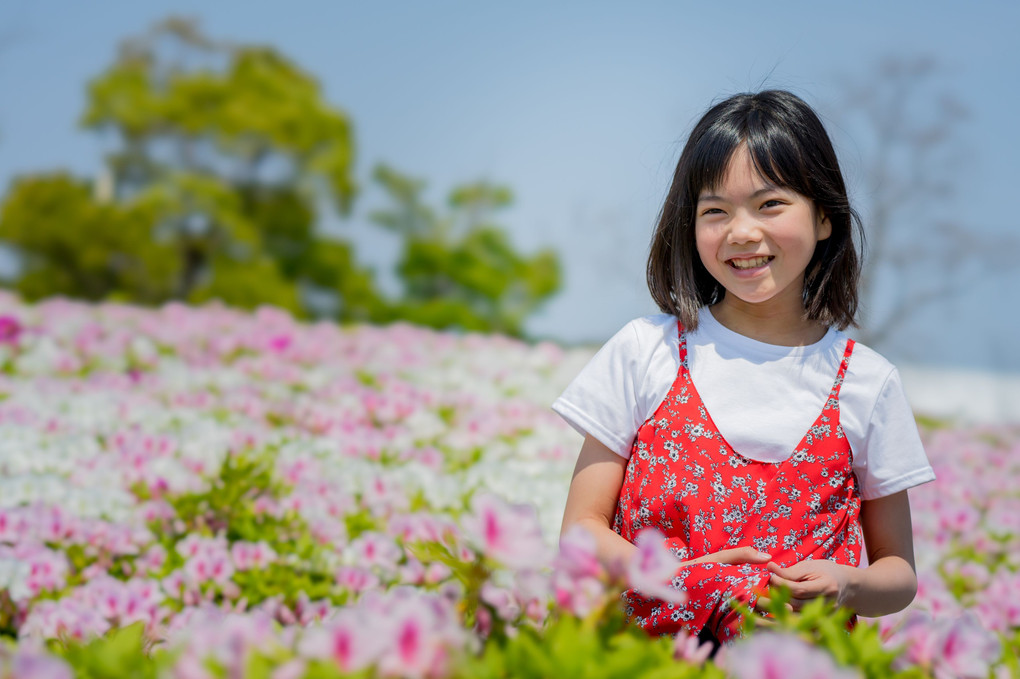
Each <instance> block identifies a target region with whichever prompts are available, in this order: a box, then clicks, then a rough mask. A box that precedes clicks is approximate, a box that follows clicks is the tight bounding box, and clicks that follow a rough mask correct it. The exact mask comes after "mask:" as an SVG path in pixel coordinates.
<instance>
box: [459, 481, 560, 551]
mask: <svg viewBox="0 0 1020 679" xmlns="http://www.w3.org/2000/svg"><path fill="white" fill-rule="evenodd" d="M461 525H462V526H463V528H464V533H465V535H466V536H467V537H468V539H469V540H470V541H471V542H472V544H473V545H474V546H475V547H476V548H478V549H479V550H481V551H482V553H483V554H485V555H486V556H488V557H490V558H492V559H493V560H494V561H497V562H499V563H501V564H503V565H504V566H508V567H510V568H517V569H526V568H541V567H543V566H545V565H546V559H547V557H548V554H549V549H548V546H547V545H546V543H545V540H544V539H543V538H542V530H541V528H540V527H539V524H538V517H537V516H536V514H535V509H534V507H531V506H529V505H511V504H508V503H506V502H504V501H503V500H502V499H500V498H499V497H497V496H495V495H491V494H489V493H480V494H478V495H475V497H474V499H473V501H472V503H471V514H470V515H468V516H466V517H464V519H463V520H462V522H461Z"/></svg>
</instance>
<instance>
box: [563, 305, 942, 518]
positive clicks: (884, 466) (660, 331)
mask: <svg viewBox="0 0 1020 679" xmlns="http://www.w3.org/2000/svg"><path fill="white" fill-rule="evenodd" d="M846 342H847V337H846V335H845V334H843V333H842V332H839V331H838V330H835V329H832V328H830V329H829V330H828V332H827V333H826V334H825V336H824V337H823V338H822V339H821V340H819V341H818V342H816V343H815V344H811V345H808V346H803V347H785V346H777V345H773V344H765V343H763V342H758V341H756V340H753V339H751V338H749V337H745V336H744V335H740V334H738V333H736V332H733V331H732V330H730V329H728V328H726V327H725V326H723V325H722V324H720V323H719V322H718V321H717V320H715V317H714V316H713V315H712V313H711V312H710V311H709V310H708V309H702V310H701V312H700V313H699V314H698V328H697V330H695V331H693V332H688V333H687V365H688V369H689V370H690V374H691V380H692V381H693V382H694V385H695V388H696V389H697V391H698V394H699V395H700V396H701V400H702V401H703V402H704V404H705V408H706V409H707V410H708V413H709V414H710V415H711V417H712V420H713V421H714V422H715V424H716V426H717V427H718V428H719V432H720V433H721V434H722V436H723V438H725V439H726V441H727V442H728V443H729V444H730V446H732V447H733V449H734V450H736V451H737V452H739V453H740V454H741V455H743V456H744V457H747V458H749V459H753V460H759V461H763V462H780V461H782V460H785V459H786V458H788V457H789V456H790V455H792V454H793V451H794V448H796V447H797V445H798V444H799V443H800V441H801V439H803V437H804V434H805V433H806V432H807V430H808V428H809V427H810V426H811V425H812V424H813V423H814V421H815V419H816V418H817V417H818V415H819V413H821V412H822V408H823V407H824V405H825V401H826V399H827V398H828V395H829V392H830V390H831V389H832V385H833V382H834V381H835V379H836V373H837V372H838V370H839V364H840V361H841V360H842V359H843V353H844V351H845V350H846ZM679 366H680V354H679V338H678V336H677V321H676V317H675V316H671V315H668V314H657V315H654V316H645V317H643V318H638V319H635V320H633V321H631V322H630V323H628V324H627V325H625V326H624V327H623V329H622V330H620V331H619V332H618V333H616V335H614V336H613V337H612V338H611V339H610V340H609V341H608V342H606V344H605V345H604V346H603V347H602V349H600V350H599V352H598V353H597V354H596V355H595V356H594V357H593V358H592V359H591V361H590V362H589V363H588V365H587V366H585V368H584V369H583V370H582V371H581V373H580V374H579V375H578V376H577V377H576V378H575V379H574V381H573V382H571V383H570V385H569V386H567V388H566V390H564V392H563V394H561V395H560V397H559V398H558V399H556V401H555V402H554V403H553V406H552V407H553V410H554V411H556V412H557V413H558V414H559V415H560V416H562V417H563V418H564V419H565V420H566V421H567V422H568V423H569V424H570V425H571V426H572V427H574V429H576V430H577V431H579V432H580V433H581V434H582V435H584V434H590V435H592V436H594V437H595V438H596V439H598V440H599V441H600V442H602V443H603V444H604V445H605V446H606V447H607V448H609V449H610V450H612V451H614V452H615V453H617V454H618V455H620V456H622V457H624V458H628V457H630V451H631V446H632V444H633V442H634V437H635V436H636V435H637V431H638V429H639V428H640V427H641V425H642V424H643V423H644V422H645V421H646V420H647V419H648V418H650V417H651V416H652V415H653V414H654V413H655V411H656V409H657V408H658V407H659V405H660V404H661V403H662V401H663V399H664V398H665V397H666V394H667V393H668V392H669V388H670V387H671V386H672V384H673V382H674V380H675V379H676V376H677V371H678V369H679ZM839 404H840V408H839V418H840V424H841V426H842V428H843V431H844V433H845V434H846V437H847V441H848V442H849V443H850V449H851V451H852V453H853V468H854V472H855V473H856V475H857V479H858V483H859V487H860V489H861V497H862V498H863V499H865V500H873V499H875V498H879V497H884V496H886V495H892V494H893V493H896V492H899V491H901V490H905V489H907V488H911V487H913V486H916V485H919V484H921V483H926V482H928V481H932V480H934V478H935V472H934V471H933V470H932V468H931V465H929V464H928V459H927V456H926V455H925V453H924V448H923V447H922V445H921V438H920V436H919V435H918V431H917V425H916V423H915V421H914V415H913V412H912V411H911V409H910V405H909V403H908V402H907V398H906V395H905V394H904V392H903V387H902V384H901V383H900V377H899V373H898V372H897V370H896V368H895V367H894V366H893V365H892V364H891V363H889V361H887V360H886V359H884V358H883V357H882V356H880V355H879V354H877V353H876V352H874V351H873V350H871V349H869V348H868V347H866V346H864V345H863V344H861V343H860V342H858V343H856V344H855V346H854V350H853V353H852V355H851V356H850V364H849V366H848V367H847V372H846V375H845V376H844V380H843V385H842V386H841V387H840V392H839Z"/></svg>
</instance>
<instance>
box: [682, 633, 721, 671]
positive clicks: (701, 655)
mask: <svg viewBox="0 0 1020 679" xmlns="http://www.w3.org/2000/svg"><path fill="white" fill-rule="evenodd" d="M673 649H674V650H673V657H674V658H676V659H677V660H683V661H685V662H689V663H691V664H692V665H703V664H704V663H705V661H706V660H708V657H709V656H710V655H712V643H711V642H709V641H706V642H705V643H701V641H699V640H698V637H696V636H693V635H691V634H688V633H687V630H680V633H679V634H677V635H676V637H675V638H674V640H673Z"/></svg>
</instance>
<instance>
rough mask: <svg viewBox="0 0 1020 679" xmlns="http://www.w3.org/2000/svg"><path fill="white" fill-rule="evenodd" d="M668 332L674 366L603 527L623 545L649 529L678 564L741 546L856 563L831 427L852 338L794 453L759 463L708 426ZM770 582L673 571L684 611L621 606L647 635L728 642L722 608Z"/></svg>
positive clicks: (640, 602) (853, 502) (711, 569)
mask: <svg viewBox="0 0 1020 679" xmlns="http://www.w3.org/2000/svg"><path fill="white" fill-rule="evenodd" d="M677 325H678V331H679V333H680V368H679V370H678V371H677V376H676V380H675V381H674V382H673V386H672V387H670V390H669V393H668V394H667V395H666V398H665V399H664V400H663V401H662V403H661V404H660V405H659V407H658V409H657V410H656V411H655V414H653V415H652V417H650V418H649V419H648V420H647V421H646V422H645V423H644V424H642V425H641V428H640V429H638V432H637V436H636V438H635V440H634V445H633V447H632V449H631V456H630V461H629V462H628V464H627V471H626V475H625V477H624V481H623V487H622V488H621V490H620V499H619V503H618V505H617V509H616V515H615V517H614V519H613V529H614V530H615V531H616V532H617V533H619V534H620V535H622V536H623V537H624V538H626V539H627V540H629V541H631V542H633V541H634V539H635V537H636V536H637V533H638V531H640V530H641V529H642V528H646V527H655V528H658V529H659V530H660V531H662V532H663V533H665V535H666V538H667V545H668V547H669V548H670V550H671V551H672V552H673V553H674V554H675V555H676V556H677V557H678V558H679V559H681V560H687V559H692V558H696V557H698V556H702V555H704V554H710V553H713V552H718V551H719V550H722V549H729V548H732V547H744V546H751V547H754V548H755V549H758V550H760V551H763V552H767V553H769V554H771V555H772V560H773V561H775V562H776V563H778V564H779V565H781V566H783V567H789V566H792V565H793V564H795V563H798V562H800V561H804V560H806V559H829V560H832V561H835V562H837V563H841V564H847V565H850V566H858V565H860V557H861V547H862V545H863V543H864V539H863V535H862V533H861V526H860V507H861V501H860V492H859V490H858V487H857V479H856V477H855V476H854V473H853V469H852V467H851V463H852V460H853V458H852V453H851V451H850V445H849V444H848V443H847V440H846V437H845V436H844V435H843V430H842V429H841V428H840V426H839V387H840V385H841V384H842V383H843V376H844V375H845V374H846V368H847V365H848V364H849V361H850V354H851V353H852V351H853V347H854V342H853V340H848V341H847V344H846V351H845V353H844V354H843V360H842V362H841V363H840V366H839V371H838V372H837V374H836V379H835V382H834V383H833V385H832V391H831V392H830V393H829V398H828V399H827V401H826V403H825V406H824V407H823V409H822V412H821V413H820V414H819V415H818V418H817V419H816V420H815V422H814V424H813V425H811V428H810V429H809V430H808V432H807V433H806V434H805V435H804V438H803V439H801V442H800V444H799V445H798V446H797V448H796V449H795V450H794V451H793V454H792V455H791V456H790V457H789V458H788V459H786V460H784V461H782V462H758V461H755V460H749V459H747V458H746V457H743V456H742V455H740V453H738V452H736V451H735V450H733V449H732V448H731V447H730V446H729V444H728V443H726V440H725V439H723V437H722V435H721V434H720V433H719V430H718V429H717V428H716V426H715V423H713V422H712V418H711V416H710V415H709V414H708V412H707V411H706V410H705V405H704V403H702V401H701V397H700V396H698V392H697V390H696V389H695V388H694V384H693V382H692V381H691V376H690V373H689V372H688V369H687V342H686V339H685V337H684V333H683V328H682V327H681V326H680V325H679V323H678V324H677ZM734 388H735V389H739V388H740V387H739V385H734ZM763 397H767V395H763ZM768 582H769V572H768V570H767V569H766V568H765V566H764V565H753V564H719V563H701V564H694V565H691V566H686V567H683V568H679V569H678V570H677V573H676V576H675V577H674V578H673V586H674V587H676V588H678V589H680V590H682V591H684V592H686V593H687V597H688V599H687V602H686V603H684V604H673V603H669V602H665V601H661V600H659V599H651V598H646V597H643V596H642V595H641V593H640V592H639V591H637V590H633V589H631V590H628V591H626V592H625V593H624V595H623V598H624V603H625V606H626V610H627V615H628V617H630V618H631V620H632V621H633V622H634V623H635V624H637V625H639V626H640V627H642V628H644V629H645V630H647V631H648V632H649V634H676V633H677V632H679V631H680V630H687V631H688V632H690V633H692V634H695V635H697V634H699V633H700V632H701V631H702V630H703V629H707V631H709V632H711V633H712V634H713V635H714V636H715V637H716V638H717V639H719V640H720V641H727V640H729V639H732V638H733V637H734V636H736V635H737V633H738V631H739V627H740V616H739V614H738V613H737V611H735V610H734V609H733V607H732V605H731V603H730V602H731V600H734V599H736V600H739V601H741V602H743V603H744V604H746V605H748V606H751V607H753V606H754V603H755V601H756V599H757V598H758V596H759V594H762V593H764V592H766V591H767V590H768Z"/></svg>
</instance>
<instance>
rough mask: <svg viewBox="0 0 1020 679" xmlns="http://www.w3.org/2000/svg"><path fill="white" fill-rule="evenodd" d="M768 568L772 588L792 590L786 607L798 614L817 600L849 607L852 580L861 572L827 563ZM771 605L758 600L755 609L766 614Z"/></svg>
mask: <svg viewBox="0 0 1020 679" xmlns="http://www.w3.org/2000/svg"><path fill="white" fill-rule="evenodd" d="M767 568H768V569H769V571H770V572H771V573H772V576H771V577H770V579H769V585H770V586H772V587H781V586H786V587H788V588H789V589H790V594H791V596H792V598H791V599H790V603H788V604H787V607H788V608H790V609H792V610H795V611H799V610H800V609H801V608H803V607H804V605H805V604H807V603H808V602H809V601H811V600H812V599H817V598H818V597H824V598H826V599H830V600H832V601H834V602H835V603H836V605H837V606H846V605H847V602H848V600H849V598H850V589H851V587H852V584H853V576H854V574H855V573H856V572H857V571H858V569H857V568H854V567H852V566H845V565H843V564H838V563H835V562H833V561H829V560H827V559H817V560H814V559H811V560H808V561H801V562H800V563H797V564H794V565H792V566H790V567H789V568H783V567H781V566H780V565H779V564H777V563H775V562H774V561H770V562H769V563H768V566H767ZM768 605H769V599H768V598H766V597H759V599H758V602H757V604H756V605H755V607H756V608H758V609H759V610H764V609H765V608H766V607H767V606H768Z"/></svg>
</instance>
